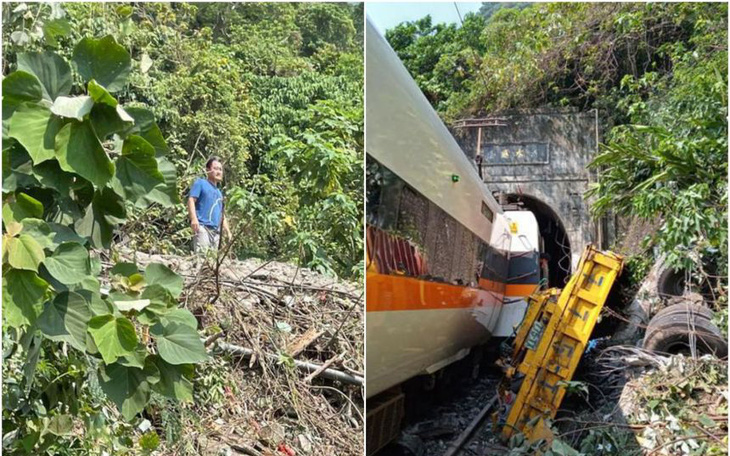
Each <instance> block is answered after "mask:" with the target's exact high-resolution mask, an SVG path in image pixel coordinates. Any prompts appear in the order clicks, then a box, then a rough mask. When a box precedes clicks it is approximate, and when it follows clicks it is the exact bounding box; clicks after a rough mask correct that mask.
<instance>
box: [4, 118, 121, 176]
mask: <svg viewBox="0 0 730 456" xmlns="http://www.w3.org/2000/svg"><path fill="white" fill-rule="evenodd" d="M15 115H17V113H16V114H15ZM15 115H13V117H15ZM56 157H57V158H58V162H59V164H60V165H61V169H63V170H64V171H69V172H74V173H77V174H79V175H80V176H81V177H84V178H86V179H87V180H89V181H91V182H93V183H94V185H96V186H97V187H104V185H105V184H106V183H107V182H109V180H110V179H111V178H112V176H114V163H112V161H111V160H110V159H109V157H108V156H107V154H106V152H105V151H104V148H103V147H102V146H101V143H100V142H99V138H97V137H96V134H94V129H93V128H92V127H91V124H90V123H89V122H82V123H79V122H71V123H69V124H67V125H66V126H64V127H63V128H61V130H60V131H59V132H58V134H57V135H56Z"/></svg>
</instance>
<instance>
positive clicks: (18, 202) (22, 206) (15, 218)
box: [3, 193, 43, 225]
mask: <svg viewBox="0 0 730 456" xmlns="http://www.w3.org/2000/svg"><path fill="white" fill-rule="evenodd" d="M41 217H43V204H41V202H40V201H38V200H37V199H35V198H33V197H32V196H28V195H26V194H25V193H16V194H15V200H11V201H9V202H7V203H5V204H4V205H3V222H5V224H6V225H7V224H8V223H10V222H20V221H22V220H23V219H26V218H41Z"/></svg>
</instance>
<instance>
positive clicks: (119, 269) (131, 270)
mask: <svg viewBox="0 0 730 456" xmlns="http://www.w3.org/2000/svg"><path fill="white" fill-rule="evenodd" d="M109 272H110V273H112V274H119V275H122V276H124V277H129V276H131V275H133V274H137V273H138V272H139V268H137V265H136V264H135V263H128V262H126V261H120V262H119V263H117V264H115V265H114V267H112V268H111V270H109Z"/></svg>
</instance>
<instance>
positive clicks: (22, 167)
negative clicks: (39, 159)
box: [2, 139, 50, 193]
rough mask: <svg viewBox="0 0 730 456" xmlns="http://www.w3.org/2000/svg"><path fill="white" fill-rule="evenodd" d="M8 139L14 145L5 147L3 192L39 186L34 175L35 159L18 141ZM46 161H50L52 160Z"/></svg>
mask: <svg viewBox="0 0 730 456" xmlns="http://www.w3.org/2000/svg"><path fill="white" fill-rule="evenodd" d="M7 141H8V142H10V143H12V145H11V146H10V147H8V148H4V149H3V161H2V173H3V183H2V191H3V193H13V192H15V191H16V190H19V189H23V188H28V187H37V186H38V179H36V177H35V176H34V175H33V160H32V159H31V158H30V155H28V152H26V150H25V148H24V147H23V146H21V145H20V144H18V142H17V141H14V140H12V139H8V140H7ZM45 163H50V161H48V162H45Z"/></svg>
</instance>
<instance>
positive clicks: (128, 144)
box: [116, 135, 164, 202]
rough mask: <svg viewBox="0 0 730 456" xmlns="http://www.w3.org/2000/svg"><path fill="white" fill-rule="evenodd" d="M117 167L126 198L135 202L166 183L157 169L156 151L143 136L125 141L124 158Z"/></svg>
mask: <svg viewBox="0 0 730 456" xmlns="http://www.w3.org/2000/svg"><path fill="white" fill-rule="evenodd" d="M116 166H117V174H116V177H117V179H119V182H121V184H122V187H123V188H124V193H125V195H126V197H127V198H128V199H130V200H132V201H134V202H136V201H137V200H139V199H140V198H142V197H144V196H145V195H147V194H148V193H149V192H151V191H152V190H153V189H154V188H155V187H157V186H158V185H159V184H162V183H164V177H163V176H162V174H161V173H160V171H159V170H158V169H157V160H155V149H154V147H152V145H151V144H150V143H148V142H147V141H145V140H144V139H143V138H142V137H141V136H137V135H132V136H129V137H128V138H127V139H125V140H124V146H123V147H122V156H121V157H119V158H118V159H117V162H116Z"/></svg>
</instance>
